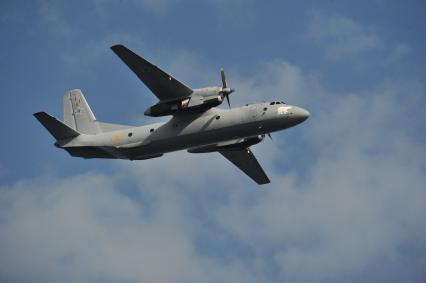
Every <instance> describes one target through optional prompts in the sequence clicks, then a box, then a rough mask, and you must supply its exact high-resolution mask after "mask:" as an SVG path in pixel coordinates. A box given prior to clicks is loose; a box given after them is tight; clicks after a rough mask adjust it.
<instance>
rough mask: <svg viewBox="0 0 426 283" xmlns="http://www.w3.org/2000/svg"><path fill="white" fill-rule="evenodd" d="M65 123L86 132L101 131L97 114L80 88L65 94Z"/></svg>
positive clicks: (95, 132)
mask: <svg viewBox="0 0 426 283" xmlns="http://www.w3.org/2000/svg"><path fill="white" fill-rule="evenodd" d="M64 123H65V124H66V125H67V126H69V127H70V128H72V129H74V130H77V131H79V132H80V133H84V134H97V133H99V132H101V131H100V128H99V125H98V124H97V123H96V118H95V115H93V112H92V110H91V109H90V106H89V104H88V103H87V101H86V98H85V97H84V95H83V93H82V92H81V90H79V89H74V90H71V91H69V92H67V93H65V95H64Z"/></svg>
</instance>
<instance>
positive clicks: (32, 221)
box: [0, 55, 426, 282]
mask: <svg viewBox="0 0 426 283" xmlns="http://www.w3.org/2000/svg"><path fill="white" fill-rule="evenodd" d="M188 56H189V55H188ZM189 57H190V58H193V57H192V56H189ZM182 58H185V56H183V57H182ZM183 60H184V61H186V62H195V63H194V66H193V67H192V68H191V67H188V66H185V68H184V69H180V70H179V66H181V65H180V64H177V65H176V67H173V64H172V65H171V66H172V68H173V69H176V71H179V72H180V73H181V74H182V76H183V77H190V75H188V76H187V75H186V73H189V74H192V73H194V72H196V71H197V69H199V68H201V64H200V65H198V64H197V63H196V62H198V61H197V59H194V61H191V60H186V59H183ZM191 64H193V63H191ZM202 68H203V69H202V70H204V68H207V69H208V70H211V72H212V73H214V70H213V68H211V67H208V66H202ZM209 72H210V71H209ZM230 74H232V77H233V79H232V83H233V86H235V87H236V88H237V89H238V92H236V93H234V94H233V98H232V99H233V101H235V104H239V103H243V102H244V101H247V100H253V101H256V100H259V99H266V100H270V99H275V98H279V99H281V95H282V96H284V97H286V98H287V99H285V98H284V99H285V100H288V101H289V102H291V103H294V104H299V105H302V106H306V108H308V109H309V110H310V111H311V118H310V119H309V120H308V121H307V122H306V123H305V124H303V125H301V126H300V127H298V128H296V129H291V130H289V131H292V133H293V134H292V135H287V134H282V135H280V136H279V137H278V138H276V139H274V141H273V142H270V141H265V142H264V143H263V144H261V145H259V146H256V147H255V152H256V153H257V155H258V157H259V159H260V161H261V163H262V164H263V165H264V167H265V168H266V170H267V172H268V174H269V175H270V177H271V180H272V184H271V185H268V186H265V187H262V188H261V189H260V188H259V187H258V186H257V185H255V184H254V183H253V182H252V181H251V180H249V179H248V178H247V177H246V176H244V175H243V174H242V173H240V172H239V171H238V170H237V169H236V168H234V167H233V166H232V165H231V164H230V163H229V162H228V161H226V160H225V159H224V158H222V157H221V156H220V155H218V154H208V155H190V154H187V153H183V152H182V153H177V154H169V155H166V156H164V157H163V158H161V159H153V160H147V161H143V162H118V164H119V165H117V167H116V168H115V173H114V174H112V175H107V174H103V173H89V174H86V175H82V176H74V177H67V178H64V179H57V178H48V179H35V180H26V181H20V182H17V183H16V184H13V185H3V186H2V188H1V189H0V250H1V251H2V253H0V274H1V276H2V281H13V282H17V281H20V282H27V281H43V282H57V281H67V280H68V281H79V282H93V281H118V282H122V281H127V282H181V281H184V282H193V281H194V282H195V281H197V282H199V281H203V282H206V281H207V282H209V281H210V282H218V281H231V282H250V281H253V282H264V281H290V282H295V281H299V282H323V281H327V282H329V281H352V282H359V281H360V280H361V279H362V280H363V281H386V282H389V281H395V282H396V281H398V282H400V281H404V280H405V281H419V282H421V281H422V280H424V278H425V274H424V271H423V270H424V269H423V267H424V262H425V260H426V250H425V249H424V247H425V246H426V245H425V240H424V239H426V228H425V227H426V226H425V225H424V224H425V223H424V219H423V216H424V215H425V214H426V208H425V206H424V204H423V200H424V199H425V197H426V191H425V189H424V184H425V183H426V178H425V175H424V172H425V169H426V162H425V161H424V158H423V157H424V156H425V153H426V147H425V145H424V143H423V142H422V141H421V139H419V138H418V128H419V127H420V126H419V125H420V121H424V118H425V117H424V115H425V114H423V112H422V111H421V109H422V108H421V106H422V105H423V104H424V103H422V102H423V101H424V99H423V98H422V94H423V93H424V85H423V84H421V83H418V84H413V83H412V82H410V81H407V82H406V83H402V82H388V83H380V84H378V85H377V86H376V87H374V88H373V89H366V90H365V91H363V92H359V93H343V94H336V93H333V92H332V91H330V90H327V89H325V88H324V87H323V86H322V85H321V81H320V79H318V78H317V77H315V76H313V75H310V74H306V73H305V72H304V71H303V70H302V69H301V68H299V67H297V66H294V65H291V64H289V63H288V62H286V61H284V60H279V59H277V60H274V61H272V62H270V63H268V64H265V65H263V66H261V67H260V68H259V73H258V74H254V75H253V77H251V78H248V79H245V78H242V77H241V76H239V75H238V71H235V70H231V71H230ZM204 79H206V78H200V81H201V80H204ZM295 133H298V134H295ZM289 136H291V137H292V138H297V139H298V140H297V144H296V142H295V141H294V140H291V139H290V138H289ZM271 145H273V146H271ZM52 150H53V149H52ZM307 155H310V156H309V157H306V156H307ZM300 159H302V160H307V161H306V162H303V163H302V164H301V163H300V162H298V160H300ZM82 162H83V161H82ZM277 164H279V165H280V166H276V165H277ZM283 168H287V169H285V170H286V171H284V172H283V170H284V169H283ZM23 270H24V271H25V272H22V271H23ZM46 270H48V272H46ZM376 276H377V277H376ZM369 279H371V280H369ZM375 279H379V280H375Z"/></svg>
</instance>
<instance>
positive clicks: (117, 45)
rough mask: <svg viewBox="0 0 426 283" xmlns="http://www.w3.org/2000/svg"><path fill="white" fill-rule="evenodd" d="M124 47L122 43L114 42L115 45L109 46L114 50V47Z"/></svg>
mask: <svg viewBox="0 0 426 283" xmlns="http://www.w3.org/2000/svg"><path fill="white" fill-rule="evenodd" d="M123 47H124V45H122V44H115V45H113V46H111V47H110V48H111V50H113V51H114V50H115V49H118V48H123Z"/></svg>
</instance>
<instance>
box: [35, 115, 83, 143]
mask: <svg viewBox="0 0 426 283" xmlns="http://www.w3.org/2000/svg"><path fill="white" fill-rule="evenodd" d="M34 116H35V117H36V118H37V120H38V121H39V122H40V123H41V124H42V125H43V126H44V127H45V128H46V129H47V130H48V131H49V132H50V133H51V134H52V136H54V137H55V139H56V140H65V139H71V138H75V137H76V136H78V135H80V133H79V132H77V131H76V130H74V129H72V128H70V127H68V126H67V125H65V124H64V123H62V122H61V121H58V120H57V119H56V118H55V117H52V116H50V115H49V114H47V113H46V112H37V113H34Z"/></svg>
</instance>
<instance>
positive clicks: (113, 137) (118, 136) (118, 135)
mask: <svg viewBox="0 0 426 283" xmlns="http://www.w3.org/2000/svg"><path fill="white" fill-rule="evenodd" d="M122 139H123V135H120V134H117V135H113V136H112V137H111V140H112V141H113V142H118V141H121V140H122Z"/></svg>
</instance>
